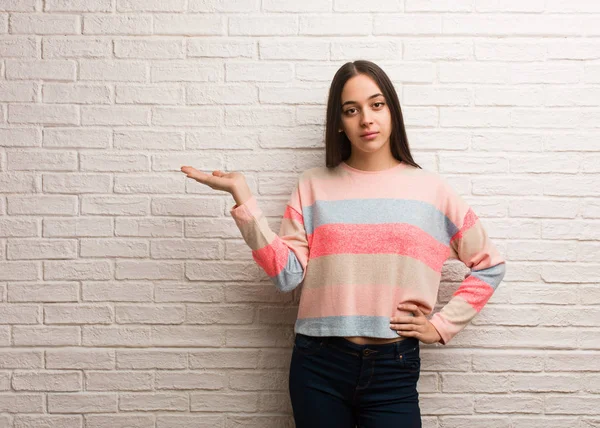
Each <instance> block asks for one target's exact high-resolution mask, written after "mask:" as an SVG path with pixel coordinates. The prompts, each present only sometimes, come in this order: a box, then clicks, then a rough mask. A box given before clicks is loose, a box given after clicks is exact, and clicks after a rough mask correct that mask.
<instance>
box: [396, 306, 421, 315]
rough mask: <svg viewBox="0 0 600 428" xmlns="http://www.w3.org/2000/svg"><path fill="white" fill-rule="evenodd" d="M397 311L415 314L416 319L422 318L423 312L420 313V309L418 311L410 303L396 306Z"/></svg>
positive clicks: (416, 307) (417, 308)
mask: <svg viewBox="0 0 600 428" xmlns="http://www.w3.org/2000/svg"><path fill="white" fill-rule="evenodd" d="M398 309H400V310H403V311H409V312H412V313H413V314H415V316H416V317H420V316H423V312H421V309H419V307H418V306H417V305H413V304H410V303H401V304H399V305H398Z"/></svg>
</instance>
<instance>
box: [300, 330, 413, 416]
mask: <svg viewBox="0 0 600 428" xmlns="http://www.w3.org/2000/svg"><path fill="white" fill-rule="evenodd" d="M420 371H421V358H420V354H419V340H418V339H416V338H414V337H406V338H404V340H401V341H398V342H395V343H388V344H380V345H357V344H355V343H353V342H350V341H349V340H347V339H345V338H343V337H333V336H328V337H313V336H306V335H303V334H296V339H295V342H294V350H293V352H292V361H291V364H290V373H289V392H290V398H291V403H292V409H293V412H294V420H295V422H296V428H321V427H322V428H355V427H358V428H381V427H402V428H421V410H420V408H419V394H418V392H417V381H418V380H419V375H420Z"/></svg>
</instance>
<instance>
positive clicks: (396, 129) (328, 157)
mask: <svg viewBox="0 0 600 428" xmlns="http://www.w3.org/2000/svg"><path fill="white" fill-rule="evenodd" d="M358 74H365V75H367V76H369V77H370V78H372V79H373V80H374V81H375V83H377V86H379V88H380V89H381V93H382V94H383V96H384V97H385V100H386V102H387V103H388V107H389V109H390V114H391V116H392V133H391V135H390V148H391V150H392V156H394V158H396V159H397V160H399V161H402V162H404V163H407V164H410V165H412V166H415V167H417V168H421V166H420V165H418V164H417V163H416V162H415V161H414V160H413V157H412V155H411V153H410V147H409V145H408V137H407V136H406V129H405V128H404V119H403V118H402V110H401V109H400V101H399V100H398V95H397V93H396V90H395V89H394V85H393V84H392V82H391V80H390V78H389V77H388V76H387V74H386V73H385V72H384V71H383V70H382V69H381V68H380V67H379V66H378V65H377V64H375V63H373V62H371V61H366V60H357V61H354V62H347V63H345V64H344V65H342V66H341V67H340V69H339V70H338V71H337V72H336V73H335V76H333V81H332V82H331V86H330V87H329V99H328V100H327V121H326V123H325V165H326V166H327V167H328V168H334V167H336V166H338V165H339V164H340V162H342V161H343V160H346V159H348V158H349V157H350V152H351V150H352V145H351V144H350V140H349V139H348V137H347V136H346V133H345V132H338V129H340V128H341V127H342V126H341V125H342V90H343V89H344V85H345V84H346V82H347V81H348V79H350V78H351V77H354V76H356V75H358ZM421 169H422V168H421Z"/></svg>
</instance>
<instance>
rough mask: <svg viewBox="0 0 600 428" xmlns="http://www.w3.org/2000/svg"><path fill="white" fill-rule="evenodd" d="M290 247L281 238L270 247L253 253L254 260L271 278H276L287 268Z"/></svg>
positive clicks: (267, 246) (277, 237)
mask: <svg viewBox="0 0 600 428" xmlns="http://www.w3.org/2000/svg"><path fill="white" fill-rule="evenodd" d="M288 254H289V247H288V246H287V245H285V243H284V242H283V240H282V239H281V238H279V236H275V239H274V240H273V242H271V244H270V245H266V246H264V247H262V248H260V249H258V250H253V251H252V258H253V259H254V260H255V261H256V263H258V265H259V266H260V267H262V268H263V269H264V271H265V273H266V274H267V275H269V276H271V277H272V276H276V275H278V274H279V272H281V271H282V270H283V268H285V267H286V265H287V261H288Z"/></svg>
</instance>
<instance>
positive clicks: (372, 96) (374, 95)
mask: <svg viewBox="0 0 600 428" xmlns="http://www.w3.org/2000/svg"><path fill="white" fill-rule="evenodd" d="M379 95H383V94H380V93H377V94H373V95H371V96H370V97H369V98H367V99H368V100H370V99H371V98H375V97H378V96H379ZM346 104H358V103H357V102H356V101H346V102H345V103H343V104H342V107H344V106H345V105H346Z"/></svg>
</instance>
